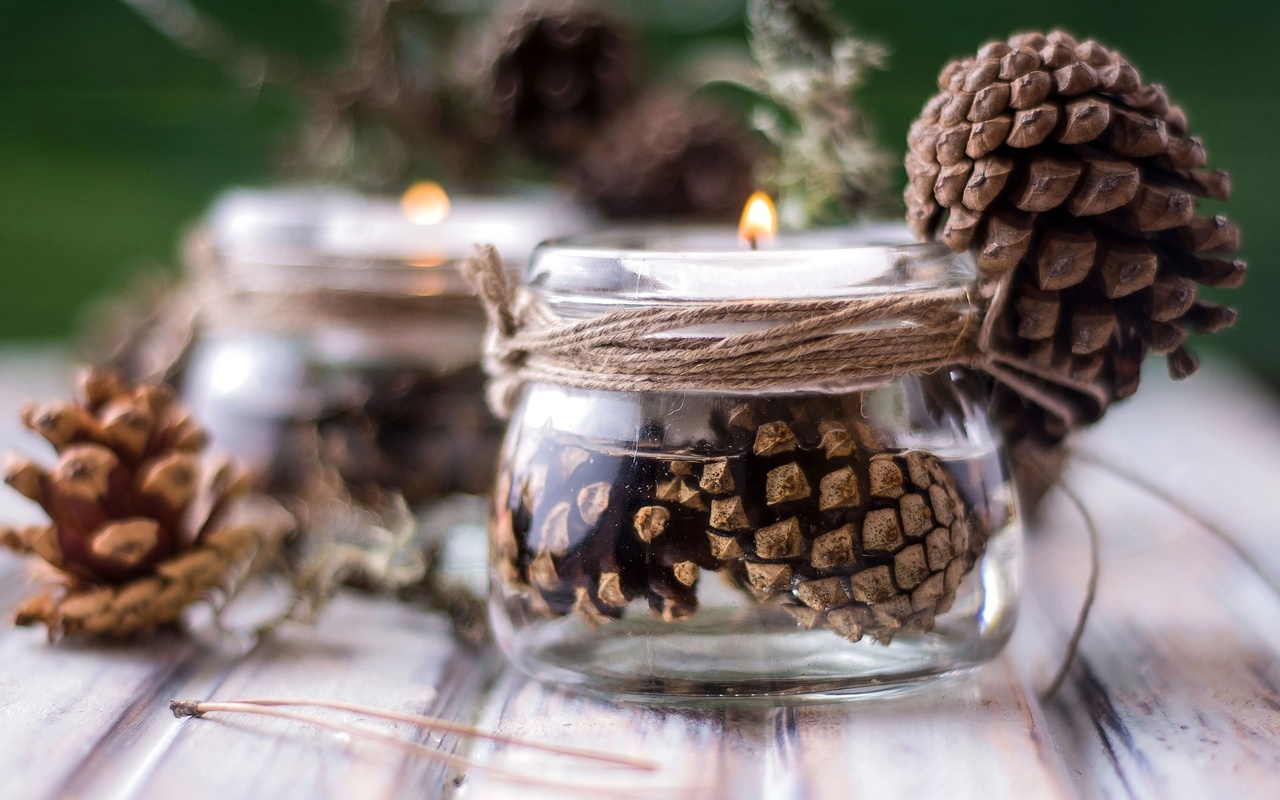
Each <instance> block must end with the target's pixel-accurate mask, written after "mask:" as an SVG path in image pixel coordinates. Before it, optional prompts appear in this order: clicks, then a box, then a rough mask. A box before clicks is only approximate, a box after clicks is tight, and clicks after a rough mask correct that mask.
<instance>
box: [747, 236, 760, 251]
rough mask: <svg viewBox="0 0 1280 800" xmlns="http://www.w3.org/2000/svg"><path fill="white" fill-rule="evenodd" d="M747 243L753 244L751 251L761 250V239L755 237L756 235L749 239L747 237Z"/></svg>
mask: <svg viewBox="0 0 1280 800" xmlns="http://www.w3.org/2000/svg"><path fill="white" fill-rule="evenodd" d="M747 241H748V242H750V243H751V249H752V250H759V249H760V240H759V237H757V236H755V235H754V234H753V235H751V236H748V237H747Z"/></svg>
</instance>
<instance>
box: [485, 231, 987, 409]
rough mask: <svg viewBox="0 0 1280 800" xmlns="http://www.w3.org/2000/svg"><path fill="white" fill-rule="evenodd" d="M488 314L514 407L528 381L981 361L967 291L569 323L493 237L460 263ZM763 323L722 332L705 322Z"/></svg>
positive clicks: (714, 377) (713, 386)
mask: <svg viewBox="0 0 1280 800" xmlns="http://www.w3.org/2000/svg"><path fill="white" fill-rule="evenodd" d="M463 271H464V274H465V275H466V277H467V279H468V280H469V281H471V284H472V285H473V286H474V287H475V288H476V291H477V292H478V293H479V295H480V299H481V302H482V303H483V304H484V307H485V311H486V313H487V314H488V315H489V320H490V323H491V324H490V333H489V338H488V341H487V342H486V346H485V366H486V368H487V369H488V370H489V373H490V375H491V377H492V382H491V385H490V396H489V401H490V405H491V406H492V407H493V409H494V411H495V412H496V413H498V414H499V415H501V416H504V417H505V416H510V414H511V411H512V406H513V403H514V400H515V398H516V395H517V392H518V389H519V387H520V386H522V385H524V384H525V383H530V382H539V383H553V384H558V385H562V386H573V387H577V388H582V389H600V390H608V391H646V392H653V391H690V390H713V391H763V390H768V389H782V388H786V387H789V386H794V385H796V384H815V383H827V382H834V381H846V380H857V379H869V378H877V377H883V376H892V375H904V374H910V373H921V372H927V371H930V370H934V369H938V368H941V367H946V366H951V365H956V364H972V363H975V362H977V361H979V360H981V359H980V350H979V347H978V339H979V329H980V320H979V319H978V312H977V311H976V310H974V308H973V307H972V305H971V303H970V302H969V300H970V298H969V296H968V293H967V292H966V291H965V290H964V289H962V288H957V289H945V290H939V291H932V292H913V293H904V294H900V295H891V296H883V295H881V296H875V297H857V298H834V299H833V298H817V299H801V300H726V301H718V302H717V301H711V302H698V303H692V302H690V303H683V304H681V305H680V306H678V307H671V306H647V307H640V308H626V309H622V310H619V311H612V312H609V313H606V314H603V315H601V316H598V317H593V318H591V319H585V320H581V321H576V322H571V321H567V320H565V319H563V318H561V317H560V316H559V315H557V314H556V313H555V312H554V311H553V310H552V309H551V308H549V307H548V306H547V304H546V303H544V302H543V301H542V300H541V299H540V298H538V297H537V296H536V295H535V294H534V293H533V292H531V291H530V290H528V289H526V288H524V287H521V286H513V285H512V283H511V281H510V279H509V277H508V275H507V274H506V272H505V271H504V270H503V268H502V260H501V259H500V258H499V256H498V254H497V251H495V250H494V249H493V248H492V247H482V248H480V249H479V250H478V251H477V252H476V254H475V255H473V256H472V257H471V258H469V259H467V261H466V262H464V264H463ZM749 323H757V324H759V323H763V326H762V327H759V328H757V329H755V330H751V331H748V332H744V333H739V334H733V335H729V336H724V337H708V336H704V335H697V334H692V333H687V332H686V331H689V330H690V329H696V328H699V327H702V326H715V325H726V324H728V325H734V324H749Z"/></svg>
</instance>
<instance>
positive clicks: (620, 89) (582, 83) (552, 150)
mask: <svg viewBox="0 0 1280 800" xmlns="http://www.w3.org/2000/svg"><path fill="white" fill-rule="evenodd" d="M471 50H472V52H471V53H470V55H469V58H468V62H467V64H466V65H465V66H464V67H463V75H462V83H463V84H464V85H466V86H467V87H469V88H470V89H471V91H472V92H473V93H474V94H475V95H476V96H477V100H478V102H479V105H480V106H481V111H482V112H483V113H484V114H485V115H486V116H487V117H488V124H489V126H490V128H491V130H489V131H488V133H489V134H490V135H491V136H493V137H494V138H497V139H509V140H514V141H517V142H520V143H522V144H523V145H524V146H525V147H527V148H528V149H529V150H530V151H532V152H533V153H535V154H537V155H540V156H543V157H547V158H551V159H558V160H566V159H569V158H572V157H575V156H576V155H577V153H578V152H580V151H581V149H582V147H583V146H584V145H585V144H586V142H587V141H588V139H590V138H591V136H592V135H593V134H594V133H595V132H596V130H597V129H598V128H599V126H600V125H601V124H602V123H604V122H605V121H606V120H608V119H610V118H611V117H612V116H613V115H614V114H615V113H617V112H618V111H619V110H620V109H622V108H624V107H625V106H626V105H627V104H628V103H630V102H631V99H632V98H633V97H634V96H635V91H636V83H637V72H638V61H637V58H636V50H635V46H634V44H633V42H632V41H631V36H630V33H629V32H628V31H627V29H626V27H625V25H624V24H623V23H622V22H620V21H619V20H617V19H615V18H613V17H611V16H609V15H607V14H606V13H604V12H603V11H602V10H600V9H599V8H597V7H596V6H595V5H593V4H591V3H588V2H585V0H513V1H512V2H509V3H507V4H506V6H505V7H504V8H501V9H499V10H498V11H497V12H496V13H495V14H494V15H493V18H492V21H491V22H490V23H489V25H488V28H487V29H486V30H485V31H484V32H483V33H482V35H481V36H480V38H479V42H478V43H477V44H476V46H475V47H473V48H471Z"/></svg>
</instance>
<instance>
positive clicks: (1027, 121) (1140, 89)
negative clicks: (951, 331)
mask: <svg viewBox="0 0 1280 800" xmlns="http://www.w3.org/2000/svg"><path fill="white" fill-rule="evenodd" d="M938 86H939V88H940V89H941V92H940V93H939V94H938V95H937V96H936V97H934V98H933V99H931V100H930V101H929V102H928V103H927V104H926V105H925V107H924V110H923V112H922V113H921V116H920V119H919V120H917V122H916V123H915V124H914V125H913V126H912V128H911V133H910V135H909V146H910V150H909V152H908V154H907V161H906V166H907V172H908V176H909V185H908V188H907V191H906V201H907V209H908V219H909V221H910V223H911V226H912V227H913V229H914V230H915V232H916V234H917V235H919V236H920V237H921V238H933V237H935V236H938V235H939V234H940V236H941V239H942V241H944V242H945V243H946V244H947V245H948V246H949V247H951V249H953V250H955V251H962V250H966V249H972V250H973V251H974V253H975V255H976V257H977V261H978V264H979V267H980V270H981V276H980V277H981V282H982V287H983V293H984V295H985V296H986V297H987V298H988V299H989V300H991V302H992V307H991V315H990V317H989V319H988V326H987V327H986V328H985V329H984V331H985V335H984V345H985V349H986V351H987V353H988V355H990V356H992V357H993V358H994V362H995V363H994V364H993V365H992V370H991V372H992V373H993V375H994V376H995V377H996V378H997V379H998V380H999V381H1000V384H1001V385H1000V386H999V387H998V388H997V394H996V398H995V403H996V410H997V413H998V414H999V415H1000V416H1001V419H1002V423H1003V425H1004V427H1005V429H1006V433H1007V434H1008V435H1009V436H1010V438H1011V439H1012V440H1013V441H1014V443H1015V444H1016V443H1017V441H1018V440H1019V439H1022V438H1026V437H1031V438H1033V439H1035V440H1037V441H1039V442H1042V443H1053V442H1056V441H1059V440H1061V439H1062V438H1063V437H1064V436H1065V435H1066V433H1067V432H1068V431H1069V430H1070V429H1071V428H1073V427H1075V426H1078V425H1082V424H1086V423H1089V422H1092V421H1095V420H1096V419H1098V418H1099V417H1100V416H1101V415H1102V414H1103V413H1104V412H1105V411H1106V409H1107V407H1108V406H1109V405H1110V403H1112V402H1113V401H1115V400H1118V399H1122V398H1125V397H1128V396H1129V395H1131V394H1133V392H1134V391H1135V390H1136V389H1137V386H1138V376H1139V367H1140V365H1141V362H1142V360H1143V359H1144V358H1145V357H1146V356H1147V354H1148V353H1155V354H1158V355H1168V357H1169V371H1170V373H1171V374H1172V375H1173V376H1174V377H1179V378H1180V377H1184V376H1186V375H1188V374H1190V373H1191V372H1193V371H1194V370H1195V369H1196V365H1197V362H1196V359H1195V358H1194V356H1192V355H1191V354H1190V353H1189V352H1188V351H1187V349H1186V348H1185V347H1184V342H1185V340H1186V339H1187V335H1188V333H1189V332H1191V331H1199V332H1215V331H1218V330H1221V329H1223V328H1226V327H1228V326H1230V325H1231V324H1232V323H1233V322H1234V320H1235V317H1236V314H1235V311H1234V310H1233V309H1230V308H1225V307H1223V306H1219V305H1216V304H1214V303H1211V302H1208V301H1206V300H1202V299H1199V298H1198V297H1197V288H1196V284H1197V283H1200V284H1203V285H1206V286H1223V287H1236V286H1239V285H1240V284H1241V282H1242V281H1243V279H1244V275H1245V264H1244V262H1242V261H1239V260H1233V259H1231V258H1230V256H1229V253H1230V252H1231V251H1233V250H1235V249H1236V248H1237V247H1238V246H1239V241H1240V233H1239V230H1238V229H1237V228H1236V226H1235V225H1233V224H1231V223H1230V222H1228V221H1227V219H1226V218H1225V217H1222V216H1204V215H1197V213H1196V212H1197V200H1196V198H1197V197H1209V198H1213V199H1217V200H1225V199H1226V198H1227V196H1228V195H1229V194H1230V180H1229V178H1228V176H1227V174H1226V173H1225V172H1222V171H1216V172H1210V171H1206V170H1205V169H1204V167H1205V164H1206V161H1207V159H1206V155H1205V149H1204V145H1203V143H1202V142H1201V141H1200V139H1198V138H1195V137H1192V136H1189V135H1188V128H1187V117H1186V114H1185V113H1184V112H1183V110H1182V109H1181V108H1179V107H1178V106H1176V105H1172V104H1171V103H1170V102H1169V99H1168V97H1167V96H1166V94H1165V91H1164V89H1163V88H1162V87H1161V86H1159V85H1156V84H1146V83H1143V82H1142V80H1141V78H1140V77H1139V75H1138V72H1137V71H1136V70H1135V69H1134V68H1133V66H1132V65H1130V64H1129V62H1128V61H1126V60H1125V59H1124V58H1123V57H1122V56H1121V55H1119V54H1118V53H1115V52H1113V51H1111V50H1108V49H1107V48H1105V47H1103V46H1102V45H1100V44H1098V43H1097V42H1094V41H1086V42H1077V41H1076V40H1075V39H1073V38H1072V37H1071V36H1069V35H1067V34H1065V33H1061V32H1054V33H1051V34H1049V35H1048V36H1044V35H1041V34H1038V33H1028V34H1021V35H1018V36H1014V37H1013V38H1011V39H1010V40H1009V41H1008V42H1007V43H1005V42H991V43H989V44H987V45H986V46H984V47H983V48H982V49H981V50H979V51H978V54H977V56H976V57H975V58H966V59H963V60H960V61H955V62H953V63H951V64H948V65H947V66H946V67H945V68H944V69H943V70H942V72H941V74H940V75H939V79H938Z"/></svg>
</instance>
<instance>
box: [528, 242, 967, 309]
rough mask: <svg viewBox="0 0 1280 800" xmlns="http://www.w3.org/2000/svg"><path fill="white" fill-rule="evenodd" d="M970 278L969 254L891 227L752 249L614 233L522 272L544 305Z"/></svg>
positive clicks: (907, 287) (918, 284) (865, 292)
mask: <svg viewBox="0 0 1280 800" xmlns="http://www.w3.org/2000/svg"><path fill="white" fill-rule="evenodd" d="M976 278H977V265H976V262H975V261H974V259H973V257H972V256H971V255H970V254H968V253H953V252H952V251H951V250H949V249H948V248H947V247H946V246H945V245H943V244H942V243H941V242H916V241H914V240H913V238H912V237H911V234H910V232H909V231H908V230H907V227H906V226H905V225H903V224H895V223H860V224H854V225H848V226H840V227H832V228H819V229H813V230H808V231H799V232H783V233H782V234H781V235H779V237H778V238H777V239H776V240H774V241H772V242H769V243H763V244H761V245H760V246H759V249H754V250H753V249H750V248H749V247H748V246H747V245H745V244H743V243H740V242H739V241H738V238H737V235H736V233H735V232H734V231H732V230H731V229H729V228H728V227H723V228H713V227H709V226H670V227H657V226H645V227H631V228H618V229H613V230H608V231H602V232H599V233H593V234H587V235H584V236H575V237H566V238H562V239H555V240H551V241H547V242H544V243H543V244H541V245H540V246H539V247H538V248H537V250H535V251H534V254H533V257H532V258H531V259H530V261H529V264H528V266H527V267H526V270H525V281H526V283H527V284H528V285H529V286H530V288H532V289H533V290H534V291H535V292H537V293H538V295H539V296H541V297H542V298H543V299H544V300H545V301H547V302H548V303H550V304H551V305H553V306H561V305H583V304H585V305H592V304H597V305H602V306H615V305H634V304H645V305H648V304H660V305H665V304H673V305H678V304H681V303H698V302H713V301H735V300H742V301H748V300H763V299H803V298H843V297H849V298H854V297H858V298H867V297H874V296H877V295H889V294H899V293H903V292H916V291H942V290H948V289H964V288H967V287H969V286H972V285H973V284H974V282H975V281H976Z"/></svg>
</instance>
